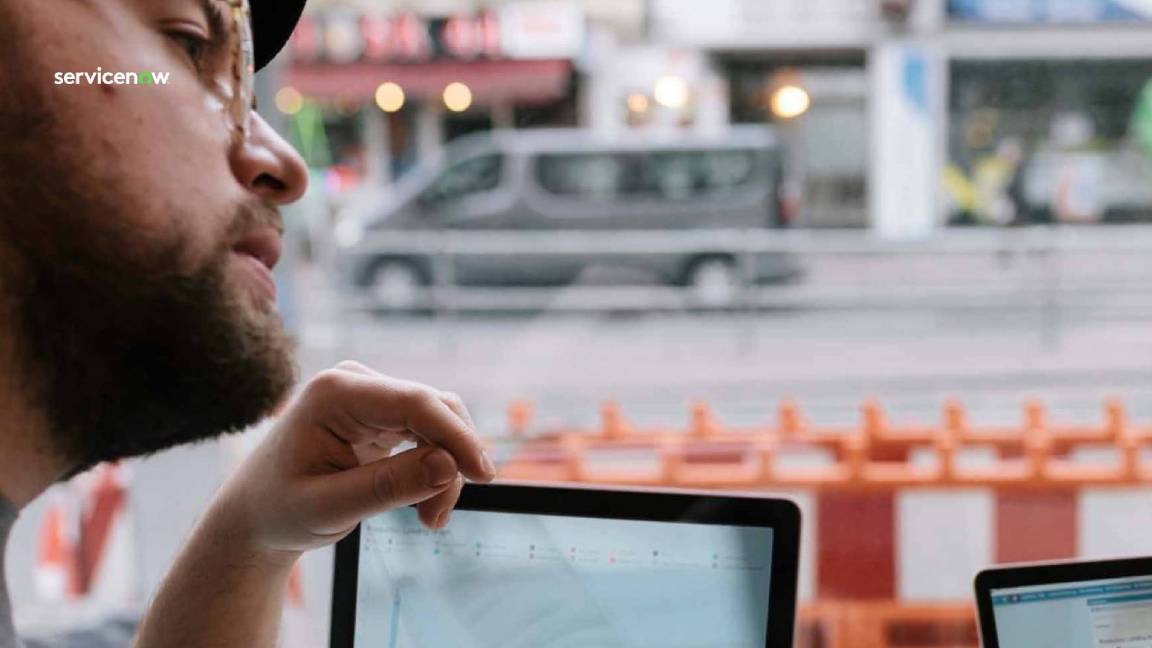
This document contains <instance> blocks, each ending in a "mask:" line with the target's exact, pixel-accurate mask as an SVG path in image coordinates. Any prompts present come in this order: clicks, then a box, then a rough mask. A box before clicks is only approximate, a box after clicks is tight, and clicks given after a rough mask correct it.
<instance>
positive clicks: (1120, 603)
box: [991, 576, 1152, 648]
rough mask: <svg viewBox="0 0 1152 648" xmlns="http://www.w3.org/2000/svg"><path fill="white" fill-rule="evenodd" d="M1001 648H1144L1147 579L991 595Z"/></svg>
mask: <svg viewBox="0 0 1152 648" xmlns="http://www.w3.org/2000/svg"><path fill="white" fill-rule="evenodd" d="M991 595H992V611H993V614H994V615H995V618H996V638H997V640H998V641H999V643H1000V646H1001V648H1025V647H1026V646H1027V647H1030V646H1045V647H1048V648H1065V647H1067V648H1084V647H1085V646H1091V647H1093V648H1103V647H1105V646H1107V647H1108V648H1148V647H1149V646H1152V577H1148V576H1144V577H1139V578H1113V579H1107V580H1093V581H1083V582H1076V583H1056V584H1051V585H1035V586H1030V587H1013V588H1007V589H994V590H992V591H991Z"/></svg>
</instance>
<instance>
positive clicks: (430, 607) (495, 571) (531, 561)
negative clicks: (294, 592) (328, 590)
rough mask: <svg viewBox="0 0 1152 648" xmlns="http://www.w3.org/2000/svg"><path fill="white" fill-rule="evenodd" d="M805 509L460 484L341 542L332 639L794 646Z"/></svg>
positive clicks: (356, 644)
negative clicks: (427, 510)
mask: <svg viewBox="0 0 1152 648" xmlns="http://www.w3.org/2000/svg"><path fill="white" fill-rule="evenodd" d="M799 546H800V512H799V509H798V508H797V507H796V505H795V504H794V503H792V502H790V501H788V500H784V499H775V498H761V497H735V496H728V497H721V496H716V495H709V494H699V493H687V492H682V491H679V492H665V491H643V492H637V491H610V490H599V489H586V488H558V487H555V488H554V487H539V486H526V485H524V486H522V485H511V484H500V485H477V484H469V485H467V486H465V488H464V491H463V493H462V495H461V497H460V502H459V505H458V506H457V507H456V510H455V512H454V513H453V514H452V519H451V521H450V522H449V523H448V526H447V527H445V528H444V529H442V530H439V531H429V530H427V529H426V528H424V527H423V526H421V525H420V522H419V520H418V518H417V516H416V511H415V509H413V508H401V509H397V510H394V511H390V512H387V513H384V514H381V515H378V516H375V517H372V518H369V519H366V520H365V521H364V522H363V523H362V524H361V525H360V526H359V527H358V528H357V529H356V530H355V531H354V532H353V533H352V534H350V535H349V536H348V537H347V538H345V539H344V540H342V541H340V543H339V544H338V545H337V547H336V564H335V578H334V583H333V597H332V626H331V646H332V648H369V647H371V648H416V647H419V648H593V647H605V648H607V647H612V648H791V646H792V635H793V629H794V628H793V626H794V623H795V608H796V574H797V569H798V558H799Z"/></svg>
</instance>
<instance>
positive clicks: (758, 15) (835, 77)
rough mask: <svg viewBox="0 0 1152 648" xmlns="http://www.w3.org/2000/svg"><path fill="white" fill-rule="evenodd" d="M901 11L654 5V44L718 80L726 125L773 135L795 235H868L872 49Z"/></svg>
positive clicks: (840, 3)
mask: <svg viewBox="0 0 1152 648" xmlns="http://www.w3.org/2000/svg"><path fill="white" fill-rule="evenodd" d="M906 9H907V6H906V3H892V2H889V3H884V2H861V1H860V0H814V1H813V2H810V3H797V2H787V3H784V2H780V3H777V2H760V1H758V0H717V1H716V2H709V3H699V2H693V1H692V0H657V1H656V2H655V3H654V7H653V10H654V13H655V18H654V22H655V25H656V29H657V30H658V34H659V36H660V37H661V38H663V39H665V40H666V41H668V42H670V43H672V44H683V45H687V46H692V47H696V48H699V49H701V50H703V51H704V52H706V53H707V55H708V56H709V58H710V61H711V64H712V65H713V66H714V67H715V68H716V69H717V71H718V73H719V74H720V75H721V76H722V78H724V79H725V82H726V85H727V92H726V93H725V96H726V98H727V100H728V102H729V105H728V106H727V111H728V119H729V121H730V122H731V123H763V124H770V125H772V126H774V127H775V129H776V132H777V134H778V136H779V137H780V139H781V141H782V143H783V146H784V151H785V158H786V184H785V187H784V189H785V196H784V198H785V200H786V203H785V205H786V207H787V209H788V210H789V212H790V215H791V217H790V219H789V220H790V223H791V224H792V225H794V226H797V227H867V226H870V225H872V224H873V223H872V222H871V220H870V201H871V197H870V195H869V194H870V186H871V185H872V184H873V182H874V179H873V178H872V177H871V175H872V173H873V172H872V171H870V169H869V167H870V161H871V160H870V151H871V149H872V148H873V143H874V134H873V132H872V131H873V124H872V121H871V119H870V109H869V105H870V101H871V100H872V96H873V95H874V79H872V78H871V77H870V75H869V60H870V58H871V52H872V50H873V49H874V48H875V47H876V46H877V44H878V43H881V42H882V41H883V40H884V39H885V38H886V37H887V35H888V31H889V29H890V28H891V27H892V26H893V24H898V23H900V22H902V21H903V20H904V18H905V16H906V12H905V10H906Z"/></svg>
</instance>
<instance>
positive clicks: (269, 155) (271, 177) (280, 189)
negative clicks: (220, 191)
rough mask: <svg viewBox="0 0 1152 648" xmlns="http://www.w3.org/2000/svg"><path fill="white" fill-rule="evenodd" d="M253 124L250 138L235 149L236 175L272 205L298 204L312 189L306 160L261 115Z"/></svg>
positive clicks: (233, 168) (231, 161)
mask: <svg viewBox="0 0 1152 648" xmlns="http://www.w3.org/2000/svg"><path fill="white" fill-rule="evenodd" d="M251 124H252V125H251V131H250V132H249V134H248V137H247V138H245V139H244V140H243V141H241V142H239V143H238V144H236V145H235V146H234V147H232V152H231V155H230V158H231V159H230V163H231V166H232V174H233V175H234V176H236V180H237V181H238V182H239V183H240V184H242V185H244V187H246V188H247V189H248V190H249V191H251V192H252V193H254V194H256V195H258V196H260V197H261V198H263V199H264V200H265V201H266V202H268V203H270V204H274V205H287V204H289V203H293V202H296V201H297V200H299V199H300V197H301V196H303V195H304V192H305V191H307V190H308V167H307V166H306V165H305V164H304V160H303V158H301V157H300V154H299V153H297V152H296V149H294V148H292V145H291V144H289V143H288V142H286V141H284V138H282V137H280V135H279V134H278V133H277V132H276V131H275V130H273V129H272V127H271V126H269V125H268V122H266V121H264V119H263V118H261V117H260V116H259V115H257V114H255V113H253V114H252V122H251Z"/></svg>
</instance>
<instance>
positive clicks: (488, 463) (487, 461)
mask: <svg viewBox="0 0 1152 648" xmlns="http://www.w3.org/2000/svg"><path fill="white" fill-rule="evenodd" d="M480 458H481V459H482V460H483V461H484V472H485V473H487V474H488V476H489V477H495V476H496V464H494V463H492V457H489V456H488V451H487V450H481V451H480Z"/></svg>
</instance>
